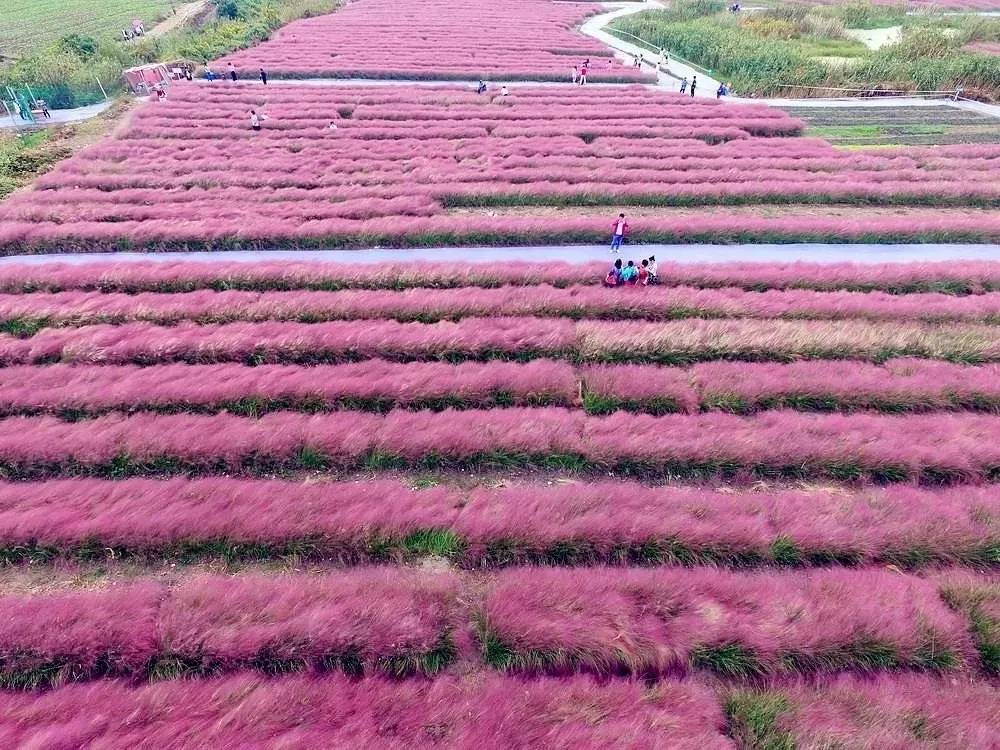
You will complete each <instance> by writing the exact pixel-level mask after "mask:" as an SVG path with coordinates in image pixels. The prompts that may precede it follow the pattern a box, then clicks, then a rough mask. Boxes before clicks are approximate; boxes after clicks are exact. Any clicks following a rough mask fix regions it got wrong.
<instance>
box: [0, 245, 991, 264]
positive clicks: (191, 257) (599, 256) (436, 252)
mask: <svg viewBox="0 0 1000 750" xmlns="http://www.w3.org/2000/svg"><path fill="white" fill-rule="evenodd" d="M650 255H655V256H656V258H657V260H660V261H667V260H670V261H678V262H682V263H722V262H732V261H746V262H785V263H788V262H793V261H807V262H811V263H844V262H853V263H891V262H908V261H922V262H933V261H944V260H996V261H1000V245H936V244H926V245H864V244H857V245H831V244H806V243H803V244H788V245H626V246H625V247H624V248H623V250H622V254H621V255H620V256H619V255H611V254H610V253H609V252H608V248H607V247H606V246H605V245H565V246H560V245H546V246H534V247H434V248H415V249H412V250H403V249H397V248H374V249H370V250H255V251H218V252H187V253H78V254H66V255H56V254H53V255H12V256H9V257H5V258H0V268H2V267H3V266H11V265H24V264H29V265H40V264H45V263H120V262H129V263H134V262H142V261H154V262H160V263H172V262H176V261H201V262H214V263H221V262H228V261H238V262H247V263H251V262H261V261H277V260H286V261H302V260H315V261H336V262H344V263H390V262H399V261H419V260H427V261H455V262H461V263H472V262H481V263H485V262H494V261H507V260H523V261H529V262H540V263H541V262H546V261H555V260H562V261H567V262H570V263H584V262H587V261H595V260H605V261H609V262H610V261H611V260H612V259H613V258H618V257H621V258H624V259H626V260H628V259H635V260H639V259H641V258H647V257H649V256H650Z"/></svg>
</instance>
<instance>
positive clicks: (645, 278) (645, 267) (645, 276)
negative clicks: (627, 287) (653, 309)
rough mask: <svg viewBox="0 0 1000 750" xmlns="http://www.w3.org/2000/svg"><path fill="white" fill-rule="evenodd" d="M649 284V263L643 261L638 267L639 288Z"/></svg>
mask: <svg viewBox="0 0 1000 750" xmlns="http://www.w3.org/2000/svg"><path fill="white" fill-rule="evenodd" d="M648 284H649V261H648V260H646V259H643V261H642V264H641V265H640V266H639V286H646V285H648Z"/></svg>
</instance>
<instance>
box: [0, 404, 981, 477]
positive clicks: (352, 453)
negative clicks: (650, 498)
mask: <svg viewBox="0 0 1000 750" xmlns="http://www.w3.org/2000/svg"><path fill="white" fill-rule="evenodd" d="M997 429H998V419H997V418H996V417H992V416H983V415H977V414H961V415H951V414H934V415H906V416H875V415H867V414H865V415H851V416H841V415H822V416H819V415H810V414H800V413H796V412H786V411H774V412H764V413H762V414H760V415H757V416H755V417H749V418H748V417H738V416H733V415H728V414H706V415H668V416H664V417H650V416H645V415H632V414H628V413H625V412H619V413H616V414H614V415H611V416H608V417H587V416H584V415H583V414H582V413H580V412H573V411H568V410H563V409H557V408H539V409H518V408H512V409H505V410H501V411H496V410H493V411H477V410H470V411H444V412H409V411H393V412H390V413H389V414H387V415H385V416H380V415H374V414H368V413H361V412H340V413H337V414H331V415H326V414H324V415H313V416H307V415H301V414H295V413H287V412H278V413H274V414H267V415H264V416H263V417H261V418H260V419H257V420H248V419H245V418H241V417H236V416H232V415H216V416H201V415H170V416H163V415H153V414H139V415H136V416H132V417H122V416H108V417H101V418H98V419H94V420H91V421H87V422H77V423H66V422H63V421H61V420H58V419H55V418H52V417H12V418H8V419H5V420H2V421H0V474H2V476H3V478H7V479H19V480H24V479H41V478H47V477H56V476H97V477H108V478H119V479H120V478H124V477H128V476H141V475H149V476H157V475H170V474H179V473H195V474H251V475H253V474H273V473H275V472H283V471H300V470H307V471H310V470H311V471H329V470H339V469H358V468H363V469H366V470H370V471H384V470H388V469H399V468H416V469H425V468H427V469H437V468H466V469H471V468H477V469H511V468H521V469H532V470H538V469H541V470H553V469H558V470H564V471H572V472H589V471H614V472H620V473H622V474H626V475H636V476H648V477H665V476H666V477H669V476H690V477H698V478H711V477H720V478H738V479H739V478H743V479H753V478H796V479H808V478H831V479H837V480H849V481H864V480H874V481H879V482H893V481H922V482H928V483H945V482H963V481H968V482H982V481H993V480H996V479H998V478H1000V445H998V444H997V441H996V440H995V439H994V438H995V436H996V433H997Z"/></svg>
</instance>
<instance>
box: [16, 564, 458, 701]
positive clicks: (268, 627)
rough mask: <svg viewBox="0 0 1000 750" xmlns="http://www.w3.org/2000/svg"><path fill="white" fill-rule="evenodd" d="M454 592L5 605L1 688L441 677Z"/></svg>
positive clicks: (356, 585)
mask: <svg viewBox="0 0 1000 750" xmlns="http://www.w3.org/2000/svg"><path fill="white" fill-rule="evenodd" d="M455 585H456V582H455V580H454V579H453V578H451V577H450V576H448V575H437V576H427V575H424V576H420V575H417V574H414V573H412V572H411V571H404V570H391V569H377V568H373V569H358V570H354V571H350V572H341V573H339V574H337V575H323V576H305V575H301V576H262V575H245V576H240V577H227V576H199V577H194V578H191V579H189V580H187V581H185V582H183V583H181V584H180V585H178V586H176V587H174V588H170V589H168V588H167V587H165V586H163V585H161V584H157V583H152V582H149V581H140V582H138V583H134V584H127V585H121V586H113V587H108V588H105V589H102V590H90V591H64V592H59V593H52V594H46V595H39V596H21V595H9V596H6V597H3V598H2V599H0V602H2V606H3V609H4V611H5V612H6V613H7V616H6V617H5V618H4V620H3V621H2V622H0V653H3V654H4V659H3V660H2V662H0V681H2V683H3V685H4V686H5V687H37V686H42V685H51V684H58V683H61V682H67V681H73V680H86V679H94V678H98V677H106V676H129V677H138V676H153V677H168V676H174V675H184V674H211V673H215V672H223V671H232V670H235V669H243V668H259V669H262V670H265V671H270V672H280V671H289V670H294V669H307V668H310V669H316V670H324V669H337V668H341V669H344V670H345V671H349V672H364V671H383V672H387V673H390V674H396V675H403V674H409V673H412V672H421V673H433V672H436V671H438V670H439V669H441V668H443V667H444V666H445V665H446V664H447V663H448V662H449V661H450V660H451V659H452V657H453V652H454V644H453V643H452V641H451V637H450V630H451V628H452V627H453V625H454V617H453V615H452V613H451V609H452V606H453V598H454V595H455Z"/></svg>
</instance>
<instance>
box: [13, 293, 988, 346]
mask: <svg viewBox="0 0 1000 750" xmlns="http://www.w3.org/2000/svg"><path fill="white" fill-rule="evenodd" d="M624 292H625V293H612V292H609V291H608V290H606V289H603V288H601V287H597V286H578V287H577V286H573V287H567V288H556V287H551V286H548V285H542V286H530V287H529V286H509V287H501V288H497V289H479V288H475V287H466V288H463V289H409V290H404V291H390V290H344V291H336V292H329V291H304V290H296V291H288V292H249V291H236V290H233V291H222V292H215V291H209V290H201V291H194V292H184V293H180V294H173V293H139V294H121V293H106V292H77V291H73V292H56V293H53V294H34V295H24V294H15V295H3V294H0V330H8V331H11V332H15V333H25V334H28V333H31V332H32V331H35V330H38V329H40V328H43V327H47V326H81V325H89V324H95V323H110V324H116V325H117V324H122V323H131V322H139V321H147V322H153V323H160V324H173V323H176V322H178V321H182V320H190V321H195V322H198V323H228V322H233V321H251V322H259V321H267V320H278V321H282V320H291V321H301V322H306V323H316V322H323V321H330V320H365V319H392V320H399V321H404V322H405V321H422V322H436V321H440V320H460V319H462V318H468V317H483V318H489V317H521V316H524V317H527V316H538V317H568V318H574V319H580V318H598V319H611V320H629V319H640V320H642V319H644V320H674V319H679V318H760V319H782V318H783V319H806V320H846V319H864V320H903V321H926V322H945V321H968V322H985V323H1000V292H998V293H986V294H979V295H968V296H965V297H955V296H954V295H948V294H940V293H916V294H910V295H906V296H902V297H901V296H899V295H892V294H887V293H885V292H863V293H862V292H816V291H812V290H799V289H795V290H769V291H764V292H747V291H743V290H741V289H698V288H692V287H683V286H676V287H670V286H660V287H653V288H647V289H642V288H639V287H635V288H629V289H626V290H624Z"/></svg>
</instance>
